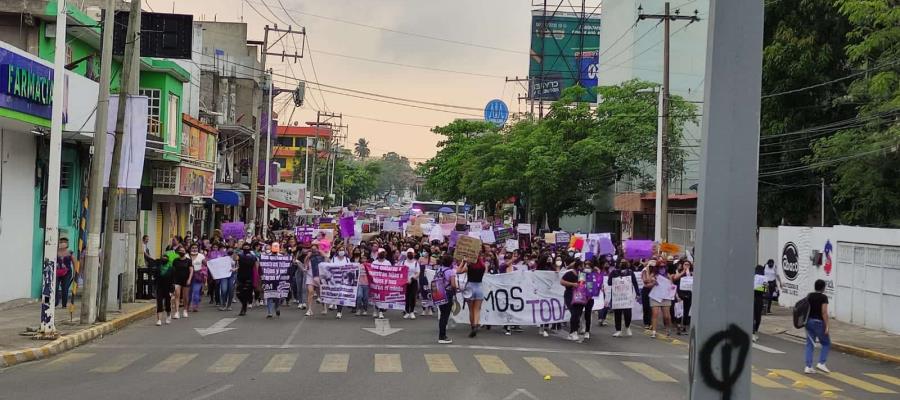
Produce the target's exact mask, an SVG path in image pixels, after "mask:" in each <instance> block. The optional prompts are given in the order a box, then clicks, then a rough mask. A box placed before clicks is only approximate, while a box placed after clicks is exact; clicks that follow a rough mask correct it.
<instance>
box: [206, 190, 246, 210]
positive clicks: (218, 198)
mask: <svg viewBox="0 0 900 400" xmlns="http://www.w3.org/2000/svg"><path fill="white" fill-rule="evenodd" d="M243 198H244V196H243V195H241V194H240V193H239V192H236V191H234V190H223V189H216V190H215V191H213V197H212V200H213V202H215V203H216V204H223V205H226V206H239V205H241V203H242V201H241V200H243Z"/></svg>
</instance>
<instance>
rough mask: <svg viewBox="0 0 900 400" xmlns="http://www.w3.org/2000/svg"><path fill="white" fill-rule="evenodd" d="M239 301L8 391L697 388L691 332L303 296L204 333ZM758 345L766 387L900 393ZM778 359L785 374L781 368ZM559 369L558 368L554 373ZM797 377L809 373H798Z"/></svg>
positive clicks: (118, 394)
mask: <svg viewBox="0 0 900 400" xmlns="http://www.w3.org/2000/svg"><path fill="white" fill-rule="evenodd" d="M233 317H235V315H234V313H230V312H219V311H216V310H215V309H214V308H211V307H206V308H203V311H202V312H200V313H197V314H192V315H191V317H190V318H189V319H187V320H185V319H182V320H178V321H174V322H173V324H172V325H170V326H163V327H156V326H154V325H153V322H154V320H152V319H148V320H145V321H141V322H138V323H136V324H134V325H132V326H131V327H129V328H127V329H125V330H123V331H121V332H119V333H117V334H115V335H112V336H109V337H106V338H104V339H102V340H99V341H96V342H94V343H93V344H91V345H88V346H85V347H82V348H79V349H77V350H75V351H71V352H69V353H66V354H64V355H62V356H58V357H55V358H51V359H48V360H44V361H39V362H33V363H27V364H23V365H20V366H16V367H12V368H8V369H5V370H0V388H2V389H0V399H16V400H21V399H42V400H46V399H57V398H66V399H69V398H71V399H88V398H89V399H96V400H106V399H117V400H118V399H123V398H125V399H154V400H158V399H187V400H204V399H316V400H327V399H361V398H369V399H373V398H374V399H392V398H393V399H400V398H417V397H422V398H429V399H436V400H438V399H440V400H443V399H448V400H450V399H452V400H460V399H466V400H468V399H485V400H487V399H496V400H503V399H509V400H511V399H520V400H526V399H532V400H533V399H541V400H544V399H576V398H584V399H586V398H603V399H629V400H633V399H681V398H685V397H686V391H687V363H688V361H687V346H686V344H685V343H684V342H683V341H680V340H677V341H675V342H674V343H673V341H671V340H660V339H656V340H654V339H650V338H649V337H646V336H644V335H643V332H639V330H635V336H634V337H631V338H620V339H615V338H612V337H610V334H611V333H612V329H611V328H609V327H596V326H595V327H593V334H594V337H593V338H592V339H591V340H590V341H588V342H587V343H581V344H579V343H571V342H567V341H564V340H563V339H562V338H561V337H550V338H542V337H539V336H538V335H537V334H536V330H535V329H534V328H530V329H527V330H526V332H524V333H518V334H514V335H513V336H504V335H503V334H502V332H500V331H497V330H491V331H483V332H481V333H480V334H479V335H478V337H477V338H475V339H469V338H466V337H465V336H464V334H465V333H466V330H465V327H463V326H460V327H458V328H456V329H454V330H452V331H451V336H452V337H453V338H454V339H455V342H454V344H453V345H438V344H437V343H436V328H437V323H436V321H435V318H434V317H420V318H419V319H417V320H415V321H408V320H403V319H400V318H399V314H397V313H390V314H389V315H388V317H389V318H390V323H391V326H392V328H401V329H402V330H401V331H399V332H397V333H394V334H392V335H390V336H387V337H381V336H377V335H375V334H373V333H370V332H367V331H365V330H363V329H362V328H365V327H374V321H373V319H372V318H371V317H355V316H345V317H344V319H342V320H335V319H334V314H333V313H332V314H331V315H330V316H329V317H327V318H326V317H322V316H320V315H317V316H315V317H314V318H306V317H303V316H302V314H301V312H300V311H298V310H296V309H294V308H291V309H287V310H285V312H284V313H283V315H282V317H281V318H280V319H274V320H266V319H265V318H264V312H263V310H261V309H259V308H255V309H253V310H252V311H251V313H250V314H249V315H248V316H246V317H241V318H238V319H236V320H234V321H233V322H232V323H230V324H229V325H227V327H228V328H234V329H233V330H229V331H225V332H221V333H215V334H211V335H208V336H201V335H200V334H199V333H198V332H197V331H196V330H195V328H209V327H210V326H212V325H213V324H215V323H216V322H219V321H221V320H222V319H223V318H233ZM760 345H761V346H762V347H757V348H755V349H754V350H753V351H752V364H753V372H754V384H753V394H754V397H756V398H767V397H776V398H778V399H779V400H789V399H810V398H820V397H821V396H822V392H823V391H829V392H832V393H833V394H834V396H835V397H836V398H852V399H897V398H900V394H898V392H900V368H898V367H897V366H894V365H890V364H886V363H878V362H873V361H869V360H865V359H860V358H856V357H853V356H849V355H845V354H839V353H833V356H832V357H831V360H830V361H829V366H831V368H832V370H833V371H834V372H835V373H833V374H832V375H830V376H826V375H824V374H817V375H814V376H811V377H808V376H804V375H802V374H799V373H798V371H800V370H801V367H802V358H803V356H802V351H803V346H802V345H801V344H798V343H792V342H789V341H785V340H782V339H780V338H774V337H767V336H764V337H762V338H761V340H760ZM772 370H775V371H774V372H775V374H770V372H772ZM545 375H550V376H551V379H550V380H545V379H544V376H545ZM797 382H800V384H798V383H797Z"/></svg>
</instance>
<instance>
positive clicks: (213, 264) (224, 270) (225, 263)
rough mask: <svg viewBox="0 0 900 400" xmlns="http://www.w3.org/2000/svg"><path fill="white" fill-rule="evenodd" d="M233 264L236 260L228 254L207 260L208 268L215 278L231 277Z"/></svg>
mask: <svg viewBox="0 0 900 400" xmlns="http://www.w3.org/2000/svg"><path fill="white" fill-rule="evenodd" d="M232 266H234V260H232V259H231V257H228V256H225V257H219V258H213V259H212V260H208V261H206V268H209V273H210V274H211V275H212V278H213V279H225V278H230V277H231V267H232Z"/></svg>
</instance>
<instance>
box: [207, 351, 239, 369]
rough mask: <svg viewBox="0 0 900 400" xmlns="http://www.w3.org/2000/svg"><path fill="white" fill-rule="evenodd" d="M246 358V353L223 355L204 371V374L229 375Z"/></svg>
mask: <svg viewBox="0 0 900 400" xmlns="http://www.w3.org/2000/svg"><path fill="white" fill-rule="evenodd" d="M248 356H249V354H246V353H239V354H232V353H228V354H223V355H222V357H219V359H218V360H216V362H215V363H214V364H213V365H211V366H210V367H209V368H208V369H207V370H206V372H211V373H214V374H230V373H232V372H234V370H236V369H237V367H238V366H240V365H241V363H243V362H244V360H246V359H247V357H248Z"/></svg>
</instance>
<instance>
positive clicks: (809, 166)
mask: <svg viewBox="0 0 900 400" xmlns="http://www.w3.org/2000/svg"><path fill="white" fill-rule="evenodd" d="M895 146H896V145H889V146H885V147H880V148H877V149H874V150H869V151H864V152H860V153H856V154H852V155H848V156H844V157H839V158H833V159H829V160H824V161H819V162H815V163H812V164H807V165H805V166H801V167H793V168H786V169H782V170H777V171H767V172H760V173H759V177H760V178H765V177H768V176H776V175H783V174H789V173H794V172H801V171H808V170H811V169H815V168H818V167H822V166H825V165H830V164H835V163H839V162H842V161H847V160H852V159H855V158H860V157H865V156H867V155H871V154H875V153H881V152H884V151H886V150H891V149H893V148H895Z"/></svg>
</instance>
